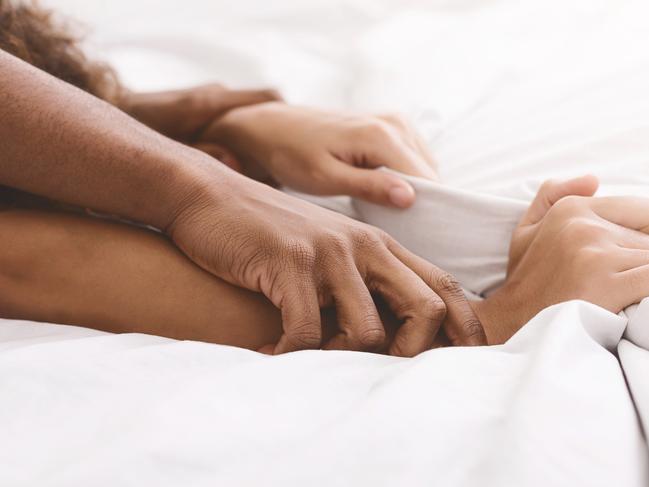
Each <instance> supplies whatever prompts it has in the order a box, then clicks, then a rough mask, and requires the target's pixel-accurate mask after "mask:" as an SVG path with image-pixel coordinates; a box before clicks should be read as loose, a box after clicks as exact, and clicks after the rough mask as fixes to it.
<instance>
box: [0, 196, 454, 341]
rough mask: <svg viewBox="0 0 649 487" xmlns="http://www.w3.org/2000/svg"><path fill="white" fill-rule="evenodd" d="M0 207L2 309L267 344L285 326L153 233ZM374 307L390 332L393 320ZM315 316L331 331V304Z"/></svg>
mask: <svg viewBox="0 0 649 487" xmlns="http://www.w3.org/2000/svg"><path fill="white" fill-rule="evenodd" d="M1 210H2V209H1V208H0V239H1V240H2V242H3V246H2V248H1V249H0V316H3V317H7V318H16V319H29V320H40V321H47V322H56V323H64V324H70V325H79V326H86V327H92V328H96V329H99V330H103V331H109V332H113V333H148V334H153V335H160V336H166V337H169V338H175V339H180V340H200V341H206V342H212V343H219V344H225V345H232V346H237V347H244V348H249V349H252V350H260V349H261V350H265V351H267V352H270V351H272V346H270V347H269V346H268V345H269V344H273V343H276V342H277V340H278V339H279V337H280V336H281V334H282V321H281V315H280V313H279V311H278V310H277V308H275V307H274V306H273V305H272V303H271V302H270V301H268V299H266V298H265V297H264V296H263V295H261V294H259V293H254V292H251V291H248V290H245V289H241V288H239V287H236V286H232V285H231V284H228V283H226V282H224V281H222V280H220V279H218V278H215V277H214V276H212V275H211V274H209V273H208V272H206V271H204V270H203V269H201V268H200V267H198V266H196V265H195V264H194V263H192V262H191V261H190V260H189V259H187V258H186V257H185V256H184V255H183V254H182V253H181V252H180V251H179V250H178V249H177V248H176V247H175V246H174V245H173V244H171V242H169V240H168V239H166V238H164V236H162V235H160V234H159V233H157V232H153V231H150V230H146V229H143V228H138V227H134V226H131V225H126V224H122V223H116V222H112V221H107V220H103V219H97V218H92V217H88V216H85V215H80V214H72V213H66V212H60V211H51V210H50V211H48V210H43V209H39V208H36V207H34V208H31V209H5V210H4V211H1ZM35 297H38V298H37V299H35ZM379 309H380V311H381V319H382V321H383V323H384V324H385V327H386V332H387V334H388V335H389V336H394V334H395V333H396V330H397V328H398V322H397V320H396V319H395V318H394V317H393V316H392V315H391V314H390V312H389V310H388V308H387V307H386V306H382V307H380V308H379ZM321 318H322V323H323V334H324V335H325V337H328V338H331V337H333V336H334V335H335V333H336V316H335V313H334V311H333V310H332V309H326V310H323V312H322V315H321ZM387 343H389V341H388V342H386V345H387ZM444 344H447V342H446V341H444V338H443V336H439V337H438V342H437V343H436V345H439V346H441V345H444ZM377 351H380V352H387V348H386V347H385V346H384V347H383V348H379V349H378V350H377Z"/></svg>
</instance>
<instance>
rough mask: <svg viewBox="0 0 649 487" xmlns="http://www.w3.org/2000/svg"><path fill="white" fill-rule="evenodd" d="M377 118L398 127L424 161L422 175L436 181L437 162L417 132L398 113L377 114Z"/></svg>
mask: <svg viewBox="0 0 649 487" xmlns="http://www.w3.org/2000/svg"><path fill="white" fill-rule="evenodd" d="M379 118H380V119H382V120H385V121H386V122H388V123H390V124H392V125H394V126H395V127H396V128H397V129H399V130H400V131H401V132H402V133H403V134H404V136H405V137H406V139H407V141H408V144H409V145H410V146H411V147H412V148H413V150H414V151H415V152H416V153H417V154H418V155H419V156H420V157H422V158H423V160H424V161H426V165H427V169H426V174H422V176H423V177H427V178H428V179H431V180H433V181H438V180H439V174H438V172H437V162H436V161H435V158H434V157H433V154H432V153H431V151H430V149H429V148H428V144H426V142H425V141H424V139H423V138H422V137H421V135H420V134H419V132H417V130H415V129H414V127H412V126H411V125H410V124H409V123H408V122H406V121H405V120H404V119H403V118H401V117H400V116H398V115H390V114H388V115H379ZM428 168H430V170H428Z"/></svg>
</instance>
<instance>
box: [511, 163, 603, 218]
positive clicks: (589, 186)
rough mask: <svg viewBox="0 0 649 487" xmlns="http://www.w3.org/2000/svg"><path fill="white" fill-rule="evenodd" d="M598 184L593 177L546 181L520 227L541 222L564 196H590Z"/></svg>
mask: <svg viewBox="0 0 649 487" xmlns="http://www.w3.org/2000/svg"><path fill="white" fill-rule="evenodd" d="M598 185H599V182H598V180H597V178H596V177H595V176H593V175H590V174H589V175H586V176H581V177H578V178H574V179H568V180H566V181H555V180H548V181H546V182H544V183H543V184H542V185H541V187H540V188H539V191H538V193H537V194H536V197H535V198H534V200H533V201H532V204H531V205H530V207H529V209H528V210H527V213H525V216H523V219H522V220H521V225H533V224H535V223H538V222H539V221H541V219H542V218H543V217H544V216H545V214H546V213H547V212H548V210H549V209H550V208H551V207H552V205H554V204H555V203H556V202H557V201H559V200H560V199H561V198H563V197H565V196H570V195H575V196H592V195H594V194H595V192H596V191H597V187H598Z"/></svg>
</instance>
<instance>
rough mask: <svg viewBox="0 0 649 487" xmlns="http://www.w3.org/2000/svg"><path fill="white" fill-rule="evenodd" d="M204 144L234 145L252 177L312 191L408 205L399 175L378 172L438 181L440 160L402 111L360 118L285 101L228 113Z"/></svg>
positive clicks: (411, 198)
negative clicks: (436, 164) (436, 165)
mask: <svg viewBox="0 0 649 487" xmlns="http://www.w3.org/2000/svg"><path fill="white" fill-rule="evenodd" d="M200 140H201V141H208V142H216V143H219V144H221V145H224V146H226V147H227V148H228V149H229V150H231V151H232V152H233V153H234V154H235V155H236V156H237V158H238V160H239V161H240V162H241V163H242V164H243V167H244V170H243V172H244V173H245V174H248V175H250V176H252V177H255V178H256V179H262V180H263V179H270V178H272V179H273V180H275V181H276V182H278V183H280V184H282V185H285V186H288V187H290V188H293V189H296V190H299V191H303V192H306V193H311V194H320V195H334V194H344V195H350V196H355V197H358V198H362V199H365V200H368V201H372V202H374V203H378V204H382V205H386V206H395V207H399V208H405V207H408V206H410V205H411V204H412V203H413V202H414V199H415V194H414V191H413V189H412V188H411V187H410V186H409V185H408V183H406V182H405V181H403V180H401V179H400V178H399V177H397V176H394V175H391V174H386V173H383V172H379V171H374V170H373V169H375V168H377V167H380V166H385V167H389V168H392V169H395V170H397V171H400V172H403V173H405V174H410V175H413V176H419V177H425V178H428V179H437V174H436V171H435V169H434V161H433V158H432V156H431V154H430V152H429V151H428V149H427V148H426V145H425V144H424V143H423V141H422V140H421V138H420V137H419V135H418V134H417V132H416V131H415V130H414V129H413V128H412V127H410V126H409V125H408V124H407V123H406V122H405V121H404V120H402V119H401V118H400V117H398V116H394V115H385V116H359V115H353V114H347V113H335V112H327V111H322V110H315V109H309V108H302V107H294V106H289V105H286V104H283V103H272V102H271V103H262V104H257V105H251V106H247V107H241V108H237V109H234V110H231V111H229V112H228V113H226V114H225V115H224V116H223V117H220V118H217V119H216V120H215V121H214V122H213V123H212V124H211V125H210V126H208V127H207V128H206V129H205V131H204V132H203V134H202V135H201V138H200Z"/></svg>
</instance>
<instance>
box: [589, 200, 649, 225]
mask: <svg viewBox="0 0 649 487" xmlns="http://www.w3.org/2000/svg"><path fill="white" fill-rule="evenodd" d="M590 208H591V209H592V210H593V211H594V212H595V213H596V214H597V215H598V216H600V217H601V218H603V219H605V220H608V221H610V222H611V223H615V224H616V225H620V226H623V227H626V228H631V229H633V230H638V231H639V232H642V233H649V198H642V197H636V196H608V197H603V198H594V199H593V200H592V201H591V202H590Z"/></svg>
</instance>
